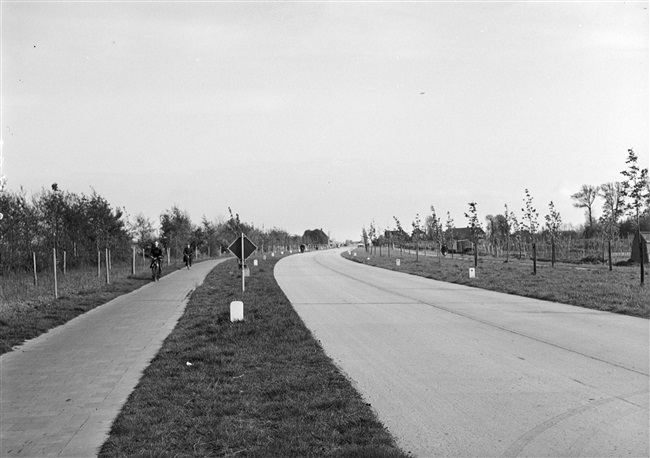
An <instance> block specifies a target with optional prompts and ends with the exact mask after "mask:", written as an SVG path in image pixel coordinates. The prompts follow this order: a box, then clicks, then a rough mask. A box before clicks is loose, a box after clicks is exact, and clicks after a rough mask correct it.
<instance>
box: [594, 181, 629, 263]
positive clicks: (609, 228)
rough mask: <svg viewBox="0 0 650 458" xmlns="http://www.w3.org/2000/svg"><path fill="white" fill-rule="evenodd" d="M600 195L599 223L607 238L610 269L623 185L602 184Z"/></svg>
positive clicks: (621, 209) (617, 230) (620, 211)
mask: <svg viewBox="0 0 650 458" xmlns="http://www.w3.org/2000/svg"><path fill="white" fill-rule="evenodd" d="M600 196H601V197H602V198H603V200H604V203H603V214H602V216H601V217H600V224H601V226H602V228H603V232H604V234H605V238H606V239H607V259H608V264H609V270H612V240H614V237H616V236H617V235H618V233H619V219H620V217H621V216H622V215H623V204H624V198H623V185H622V184H621V183H620V182H614V183H605V184H602V185H600Z"/></svg>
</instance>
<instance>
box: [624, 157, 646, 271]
mask: <svg viewBox="0 0 650 458" xmlns="http://www.w3.org/2000/svg"><path fill="white" fill-rule="evenodd" d="M627 154H628V155H627V160H626V161H625V163H626V164H628V169H627V170H623V171H622V172H621V175H623V176H624V177H625V178H626V179H625V181H623V184H622V191H623V196H624V197H625V198H626V199H627V200H626V202H625V209H626V210H627V211H628V212H629V214H630V216H632V217H633V218H634V221H635V225H636V233H637V239H638V241H639V250H640V253H639V254H640V259H639V264H640V266H641V284H643V283H644V269H643V267H644V266H643V260H644V259H645V257H646V256H647V254H646V253H644V252H643V249H644V248H643V245H644V244H643V243H642V241H641V221H640V218H641V214H642V213H643V212H644V208H643V207H644V205H646V204H647V202H648V199H650V196H649V195H650V192H649V191H648V187H649V185H648V169H647V168H646V169H640V168H639V166H638V165H637V162H638V157H637V155H636V154H635V153H634V150H633V149H631V148H630V149H628V150H627ZM645 211H647V209H646V210H645Z"/></svg>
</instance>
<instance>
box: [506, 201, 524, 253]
mask: <svg viewBox="0 0 650 458" xmlns="http://www.w3.org/2000/svg"><path fill="white" fill-rule="evenodd" d="M504 207H505V210H504V212H503V221H504V226H503V228H504V236H505V240H506V262H508V260H509V259H510V236H511V235H512V231H513V230H514V231H515V232H517V231H518V229H519V222H518V221H517V217H516V216H515V214H514V212H511V211H509V210H508V204H504ZM520 250H521V244H520ZM519 258H521V253H520V255H519Z"/></svg>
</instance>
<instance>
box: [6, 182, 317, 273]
mask: <svg viewBox="0 0 650 458" xmlns="http://www.w3.org/2000/svg"><path fill="white" fill-rule="evenodd" d="M228 211H229V217H228V218H227V219H226V218H223V217H219V218H217V219H215V220H212V221H211V220H208V219H207V218H206V217H205V216H203V218H202V220H201V222H200V223H198V224H195V223H194V222H193V221H192V220H191V218H190V216H189V213H188V212H187V211H185V210H182V209H181V208H179V207H178V206H176V205H174V206H172V207H171V208H170V209H168V210H165V211H163V212H162V213H161V215H160V217H159V221H158V222H157V223H156V222H154V221H152V220H151V219H149V218H147V217H145V216H144V215H143V214H142V213H138V214H137V215H136V216H135V217H130V216H129V215H128V214H127V212H126V210H125V209H124V208H119V207H113V206H111V205H110V203H109V202H108V201H107V200H106V199H105V198H104V197H102V196H101V195H99V194H98V193H97V192H96V191H94V190H93V191H92V192H91V193H90V195H86V194H83V193H80V194H79V193H74V192H69V191H65V190H62V189H60V188H59V186H58V185H57V184H56V183H54V184H52V186H51V187H50V189H45V188H43V189H41V190H40V191H39V192H37V193H36V194H34V195H33V196H31V197H29V198H28V197H27V194H26V192H25V191H24V190H23V189H22V188H21V189H20V190H19V191H17V192H12V191H8V190H5V189H4V186H3V188H0V273H2V272H7V271H21V270H22V271H30V270H32V269H33V259H34V258H36V260H37V262H36V264H37V266H38V270H42V269H50V268H51V267H52V263H53V262H54V261H53V256H52V251H53V250H56V252H57V253H59V254H58V255H57V259H59V260H60V259H62V258H61V254H60V253H65V255H66V264H67V267H68V268H76V267H84V266H90V265H95V264H96V263H97V257H98V254H97V253H98V252H101V253H103V252H104V251H105V250H110V252H111V260H112V262H120V261H127V260H130V258H131V256H132V248H136V250H137V251H138V253H139V254H145V253H147V252H148V249H149V248H150V246H151V245H152V243H153V242H154V241H155V240H158V241H160V242H161V244H162V246H163V247H164V248H165V249H168V250H169V253H170V255H171V256H172V257H181V256H182V251H183V248H184V247H185V246H187V245H190V246H191V247H192V249H193V250H194V251H196V252H200V253H202V254H204V255H208V254H209V255H211V256H216V255H218V254H220V253H223V252H226V251H227V250H228V246H229V245H230V244H231V243H232V242H233V241H234V240H235V239H236V238H237V237H239V236H240V235H241V234H242V233H245V234H246V235H247V236H248V237H249V238H250V239H251V240H252V241H253V243H255V244H256V245H257V246H258V249H260V250H263V251H271V250H284V249H286V250H289V249H292V248H295V249H297V247H298V246H299V245H300V244H301V243H306V244H309V245H325V244H328V243H329V240H328V238H327V236H326V235H325V233H324V232H323V231H322V229H314V230H306V231H305V233H304V234H303V236H298V235H292V234H289V233H288V232H287V231H286V230H284V229H280V228H275V227H274V228H272V229H264V228H258V227H256V226H255V225H253V224H251V223H246V222H243V221H241V220H240V217H239V214H233V212H232V211H231V209H230V208H229V209H228ZM57 262H60V261H57Z"/></svg>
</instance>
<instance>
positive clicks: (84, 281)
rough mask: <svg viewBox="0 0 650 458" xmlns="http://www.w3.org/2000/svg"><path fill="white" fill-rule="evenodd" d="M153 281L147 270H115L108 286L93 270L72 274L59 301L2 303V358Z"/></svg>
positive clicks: (42, 299)
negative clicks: (30, 340)
mask: <svg viewBox="0 0 650 458" xmlns="http://www.w3.org/2000/svg"><path fill="white" fill-rule="evenodd" d="M182 267H184V265H183V264H182V263H180V262H177V263H175V264H172V265H171V266H165V268H164V269H163V276H165V275H167V274H169V273H171V272H173V271H175V270H177V269H180V268H182ZM127 271H128V272H129V273H128V274H127V273H125V272H127ZM150 281H151V271H150V270H148V269H147V270H141V271H140V272H138V273H136V274H135V275H130V270H129V269H121V271H118V270H116V271H115V275H113V276H112V277H111V283H110V284H109V285H107V284H106V283H105V280H103V279H98V278H97V275H96V273H95V271H94V269H87V270H85V271H72V272H70V273H69V274H68V278H66V279H65V283H64V282H62V283H63V285H64V288H63V287H62V288H61V295H60V296H59V298H58V299H54V297H52V296H39V297H36V298H35V299H32V300H13V301H7V302H3V303H2V304H0V305H1V306H0V355H1V354H4V353H7V352H9V351H11V349H12V348H13V347H14V346H16V345H20V344H21V343H23V342H25V341H26V340H29V339H33V338H35V337H38V336H39V335H41V334H43V333H45V332H47V331H49V330H50V329H52V328H55V327H57V326H60V325H62V324H65V323H67V322H68V321H70V320H72V319H73V318H75V317H77V316H79V315H81V314H83V313H86V312H88V311H89V310H92V309H94V308H95V307H98V306H100V305H103V304H105V303H106V302H109V301H110V300H112V299H115V298H116V297H118V296H121V295H122V294H126V293H129V292H131V291H134V290H136V289H138V288H140V287H142V286H143V285H144V284H146V283H147V282H150Z"/></svg>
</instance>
